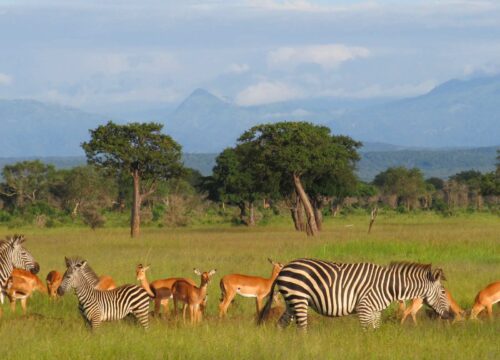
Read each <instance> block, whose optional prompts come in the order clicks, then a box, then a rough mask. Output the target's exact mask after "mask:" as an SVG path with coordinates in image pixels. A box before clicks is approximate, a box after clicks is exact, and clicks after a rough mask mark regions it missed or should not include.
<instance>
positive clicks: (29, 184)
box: [0, 160, 55, 208]
mask: <svg viewBox="0 0 500 360" xmlns="http://www.w3.org/2000/svg"><path fill="white" fill-rule="evenodd" d="M54 172H55V168H54V166H53V165H50V164H44V163H42V162H41V161H39V160H34V161H22V162H18V163H15V164H12V165H5V167H4V168H3V171H2V177H3V179H4V183H3V184H2V185H1V188H0V193H1V194H2V195H4V196H7V197H13V198H14V199H15V204H16V206H17V207H19V208H23V207H24V206H25V205H26V203H27V202H28V203H30V204H33V203H35V202H36V201H37V200H39V199H40V197H41V196H42V195H43V194H46V192H47V190H48V185H49V179H50V177H51V176H52V175H53V174H54Z"/></svg>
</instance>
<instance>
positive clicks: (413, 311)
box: [399, 289, 465, 324]
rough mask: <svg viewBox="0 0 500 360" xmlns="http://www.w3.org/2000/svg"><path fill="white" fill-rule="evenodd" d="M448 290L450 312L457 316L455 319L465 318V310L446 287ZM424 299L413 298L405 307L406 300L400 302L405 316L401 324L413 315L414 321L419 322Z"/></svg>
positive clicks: (400, 308)
mask: <svg viewBox="0 0 500 360" xmlns="http://www.w3.org/2000/svg"><path fill="white" fill-rule="evenodd" d="M444 291H445V292H446V297H447V298H448V302H449V304H450V312H452V313H453V315H454V316H455V319H454V321H461V320H464V315H465V311H464V310H463V309H462V308H461V307H460V305H458V303H457V302H456V301H455V299H454V298H453V297H452V296H451V294H450V292H449V291H448V290H447V289H444ZM423 303H424V300H423V299H421V298H416V299H413V300H412V302H411V304H410V306H409V307H408V308H406V309H405V303H404V301H400V302H399V310H400V311H402V312H403V317H402V318H401V324H403V323H404V322H405V320H406V318H407V317H408V315H411V317H412V319H413V323H414V324H416V323H417V313H418V311H419V310H420V308H421V307H422V306H423Z"/></svg>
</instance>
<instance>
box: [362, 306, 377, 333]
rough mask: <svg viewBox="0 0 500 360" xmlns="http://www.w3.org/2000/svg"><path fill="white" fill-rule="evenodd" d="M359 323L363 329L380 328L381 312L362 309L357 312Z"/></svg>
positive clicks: (366, 308)
mask: <svg viewBox="0 0 500 360" xmlns="http://www.w3.org/2000/svg"><path fill="white" fill-rule="evenodd" d="M357 313H358V316H359V321H360V322H361V326H362V327H363V328H364V329H369V328H372V329H377V328H378V327H379V326H380V321H381V320H380V319H381V312H380V311H377V310H372V309H370V308H368V307H362V308H360V309H359V310H357Z"/></svg>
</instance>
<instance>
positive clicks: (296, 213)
mask: <svg viewBox="0 0 500 360" xmlns="http://www.w3.org/2000/svg"><path fill="white" fill-rule="evenodd" d="M291 198H292V200H291V206H290V214H291V215H292V220H293V225H294V226H295V230H297V231H305V229H306V227H305V224H304V211H303V208H302V203H301V202H300V197H299V195H298V194H297V192H296V191H295V192H294V193H293V194H292V196H291Z"/></svg>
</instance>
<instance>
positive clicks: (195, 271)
mask: <svg viewBox="0 0 500 360" xmlns="http://www.w3.org/2000/svg"><path fill="white" fill-rule="evenodd" d="M193 271H194V273H195V274H196V275H200V276H201V271H200V270H198V269H196V268H194V269H193Z"/></svg>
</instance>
